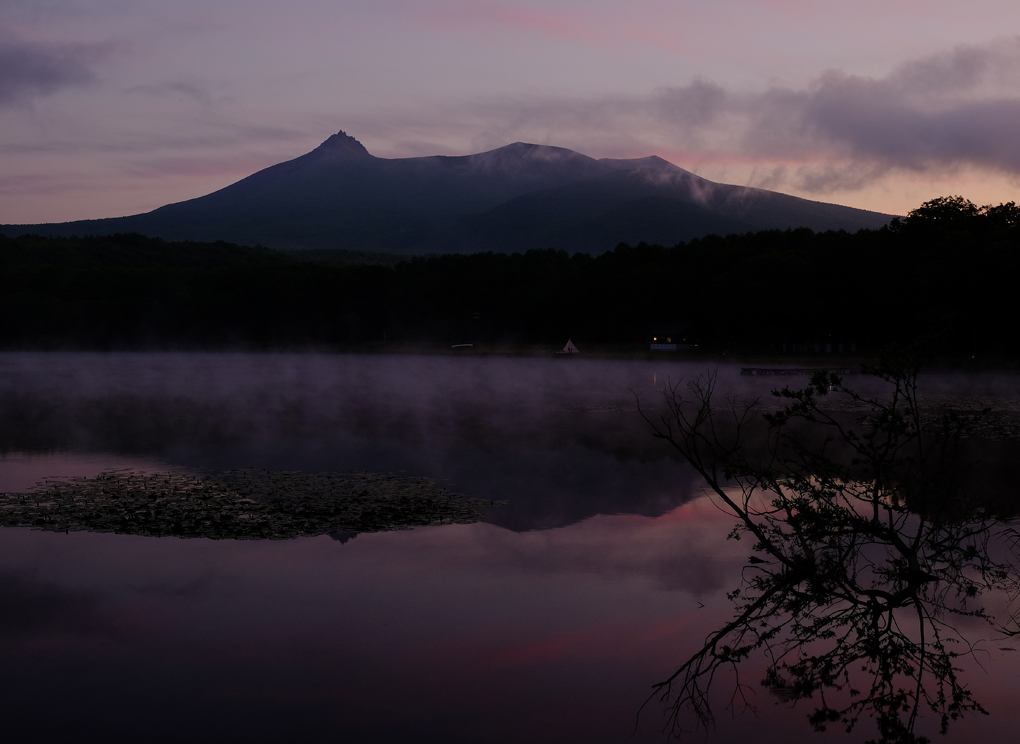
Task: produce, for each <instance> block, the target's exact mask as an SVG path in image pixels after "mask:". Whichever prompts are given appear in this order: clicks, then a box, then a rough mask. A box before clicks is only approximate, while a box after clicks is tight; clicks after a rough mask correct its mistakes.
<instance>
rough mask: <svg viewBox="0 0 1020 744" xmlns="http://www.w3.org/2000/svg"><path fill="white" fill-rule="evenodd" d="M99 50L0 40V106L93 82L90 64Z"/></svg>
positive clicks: (4, 38)
mask: <svg viewBox="0 0 1020 744" xmlns="http://www.w3.org/2000/svg"><path fill="white" fill-rule="evenodd" d="M97 54H98V50H96V49H94V48H92V47H85V46H80V45H75V46H66V45H47V44H38V43H34V42H28V41H22V40H19V39H15V38H10V37H0V107H7V106H13V105H17V104H20V103H24V102H26V101H29V100H31V99H32V98H35V97H38V96H44V95H47V94H49V93H53V92H55V91H57V90H60V89H61V88H67V87H71V86H77V85H85V84H87V83H91V82H92V81H93V80H95V73H93V71H92V69H91V67H90V64H91V63H92V61H93V60H94V59H95V58H96V56H97Z"/></svg>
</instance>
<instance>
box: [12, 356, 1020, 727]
mask: <svg viewBox="0 0 1020 744" xmlns="http://www.w3.org/2000/svg"><path fill="white" fill-rule="evenodd" d="M703 369H704V367H703V365H695V364H692V363H689V362H684V361H683V359H682V358H677V357H664V358H663V359H661V360H652V361H620V360H605V359H586V358H568V359H564V358H558V357H553V356H552V355H550V357H549V358H534V357H532V358H510V357H470V356H465V357H457V356H398V355H328V354H241V353H236V354H233V353H223V354H197V353H196V354H187V353H152V354H143V353H139V354H120V353H116V354H86V353H4V354H0V492H19V493H20V492H26V491H28V490H29V489H31V488H32V487H33V485H34V484H36V483H38V482H39V481H41V480H43V479H46V478H55V477H56V478H65V479H66V478H72V477H82V476H85V477H89V478H92V477H95V476H97V475H98V474H100V473H103V472H108V471H111V470H121V471H123V472H126V473H127V472H141V473H170V474H177V475H178V476H180V477H182V478H188V477H199V476H202V474H211V473H212V474H215V473H223V472H225V471H232V470H237V469H245V470H247V471H251V472H265V471H268V472H270V473H278V472H285V473H299V474H317V473H334V474H348V475H349V474H360V473H371V474H388V475H387V477H391V478H395V479H397V480H396V481H394V482H398V481H399V482H400V483H412V482H413V483H418V482H419V481H420V482H423V483H424V482H428V483H431V484H433V487H434V488H435V489H440V490H442V492H443V493H450V494H455V495H458V498H459V497H461V496H462V497H465V498H467V499H469V500H472V501H471V503H472V504H476V505H477V506H478V508H479V510H480V511H478V513H477V517H475V518H471V519H466V520H462V521H461V522H460V523H444V520H443V519H442V518H435V519H431V521H430V518H422V519H420V520H419V521H418V522H413V521H412V522H408V523H406V524H404V523H401V524H400V525H398V526H400V527H401V528H400V529H387V528H383V527H380V526H378V525H379V524H382V523H381V522H378V523H376V522H372V523H371V524H372V525H375V526H370V527H366V528H365V529H366V531H362V530H360V529H358V528H357V527H356V526H355V527H343V529H340V528H337V529H336V530H335V531H332V532H330V533H328V534H319V535H316V536H299V537H293V538H292V539H272V540H259V539H209V538H207V537H198V538H187V539H185V538H181V537H174V536H163V537H155V536H147V535H148V533H147V534H117V533H115V532H108V531H107V532H103V531H90V530H88V529H70V530H68V531H66V532H64V531H60V532H56V531H52V530H50V531H47V530H36V529H30V528H28V527H5V528H0V608H2V609H0V640H2V643H0V664H2V668H3V670H4V674H3V675H2V676H0V680H2V681H0V685H2V686H3V690H2V692H0V695H2V699H3V701H4V703H3V705H2V708H0V709H2V710H5V711H6V713H7V715H6V716H5V723H4V726H5V730H6V731H8V732H9V734H8V736H12V737H13V738H9V739H8V740H17V741H29V740H32V741H48V740H58V739H60V740H64V739H76V740H81V739H84V740H93V739H94V740H100V739H102V740H104V741H139V740H144V741H180V740H183V739H187V740H198V741H207V740H208V741H244V742H262V741H267V742H268V741H284V740H286V741H296V740H308V741H318V740H321V739H323V738H325V737H340V738H341V739H343V740H350V741H358V742H375V741H378V742H394V741H409V742H410V741H413V742H520V741H529V742H575V741H576V742H646V741H648V742H654V741H663V740H664V739H665V737H664V735H663V733H662V727H663V726H664V725H665V718H664V713H663V712H664V708H663V706H662V705H660V704H659V703H658V702H657V701H656V700H652V701H651V702H649V703H648V704H647V705H646V706H645V707H644V709H643V711H642V712H641V715H640V717H638V711H639V709H641V706H642V704H643V703H644V702H645V700H646V698H648V696H649V694H650V692H651V686H652V684H653V683H655V682H658V681H660V680H662V679H664V678H665V677H667V676H669V675H670V674H671V673H672V672H673V671H674V670H675V669H676V667H677V666H678V665H679V664H680V663H681V662H682V661H683V660H685V659H686V658H687V656H689V655H690V654H691V653H692V652H694V651H695V650H697V648H698V647H699V646H700V644H701V642H702V641H703V640H704V638H705V637H706V635H707V634H708V633H709V632H710V631H711V630H712V629H713V628H715V627H717V626H718V625H719V624H720V623H721V622H724V621H725V620H726V619H727V618H728V617H729V616H730V615H731V614H732V604H731V602H730V600H729V599H727V593H728V592H729V591H731V590H732V589H733V588H734V587H736V586H737V584H738V583H739V581H740V576H741V571H742V569H743V568H744V566H745V564H746V559H747V557H748V555H749V551H750V546H749V545H747V544H746V543H739V542H734V541H732V540H727V539H726V535H727V533H728V532H729V531H730V529H731V528H732V526H733V524H734V521H735V520H734V519H733V518H732V517H731V516H728V515H727V514H725V513H723V512H721V511H720V510H719V509H717V508H716V507H715V506H714V505H713V504H712V502H711V501H710V500H709V499H708V498H707V497H706V496H705V495H704V489H703V483H702V482H701V480H700V479H699V477H698V476H697V475H696V473H694V472H693V470H692V469H691V468H690V467H689V466H688V465H686V464H685V463H683V462H681V461H680V460H679V459H678V458H677V457H676V456H675V455H674V453H673V452H672V450H671V449H670V448H669V446H668V445H667V444H665V443H663V442H662V441H660V440H657V439H655V438H653V437H652V436H651V433H650V429H649V425H648V424H647V423H646V422H645V421H644V420H643V419H642V418H641V416H640V415H639V414H638V411H637V405H636V397H635V394H640V400H641V405H642V408H644V409H645V410H646V412H647V413H648V414H649V415H651V416H653V417H654V416H656V415H658V414H659V413H661V412H662V411H663V409H662V401H661V399H660V397H659V396H658V395H657V391H658V390H660V389H661V387H662V385H663V384H664V382H665V381H668V380H676V379H679V378H681V377H685V376H687V377H690V376H691V375H697V374H698V373H699V372H700V371H703ZM739 371H740V370H739V368H738V367H736V366H732V365H728V366H727V365H723V366H721V367H719V368H718V375H719V385H720V389H724V390H726V391H727V392H735V393H740V394H743V395H759V394H766V393H767V392H768V390H769V389H770V388H771V387H773V386H776V385H777V384H797V383H806V381H807V379H806V378H789V379H781V380H777V379H775V378H749V377H745V376H741V375H740V374H739ZM924 382H925V390H926V394H927V395H929V397H930V399H932V400H936V399H938V400H940V401H943V403H944V402H945V401H946V400H955V401H956V402H957V403H958V404H959V405H956V404H954V407H957V408H967V407H970V408H974V407H984V406H986V405H990V407H993V408H995V410H996V412H997V415H1001V416H1005V417H1007V418H1008V417H1010V416H1015V414H1016V411H1017V410H1018V408H1020V405H1018V400H1020V378H1018V377H1016V376H1012V375H1001V374H999V375H996V374H981V375H979V374H974V375H967V376H961V375H950V374H942V375H931V376H929V377H927V378H925V379H924ZM861 384H862V386H865V387H867V386H868V385H870V384H872V383H871V382H870V381H869V380H865V379H862V381H861ZM982 446H983V447H984V449H983V450H982V451H983V452H985V453H986V458H987V460H986V469H988V470H989V471H992V470H995V471H996V472H998V471H1001V470H1002V469H1004V468H1005V469H1008V468H1009V466H1010V465H1011V464H1012V463H1013V462H1014V459H1013V451H1012V449H1010V446H1011V445H1010V444H1009V443H1008V442H1007V443H1004V442H1003V441H1002V440H1001V438H1000V439H997V440H989V442H988V443H987V445H982ZM202 477H204V476H202ZM344 477H347V475H345V476H344ZM423 479H424V480H423ZM446 521H449V520H446ZM338 524H344V525H346V524H348V522H342V520H341V522H338ZM352 524H353V523H352ZM364 524H369V523H367V522H364ZM128 532H130V530H128ZM313 532H314V530H313ZM226 534H227V533H224V535H226ZM302 534H306V533H302ZM214 536H215V534H214ZM227 537H228V538H229V535H227ZM993 601H998V600H995V599H994V598H993ZM1014 646H1016V648H1018V649H1020V644H1014V643H1012V642H1011V641H1006V642H1002V641H997V642H995V643H994V644H986V645H985V646H983V647H982V650H981V653H980V654H979V655H978V657H977V658H976V659H974V660H967V659H965V660H962V661H961V666H962V667H964V668H965V669H966V673H967V675H968V682H969V684H970V686H971V687H972V688H973V690H974V691H975V695H976V697H977V698H978V699H979V700H980V701H981V702H982V703H983V704H984V706H985V707H986V708H987V710H988V711H989V713H990V715H989V716H987V717H986V716H978V717H970V718H967V719H965V720H963V721H960V722H956V723H954V724H953V725H952V726H951V727H950V730H949V734H948V736H947V737H944V738H942V739H940V740H944V741H949V742H966V741H974V740H978V739H981V740H982V741H985V742H987V743H988V744H992V743H995V742H1003V743H1005V742H1012V741H1015V736H1016V734H1015V732H1016V731H1017V730H1018V729H1020V709H1018V706H1017V705H1016V704H1015V701H1016V700H1017V699H1018V697H1017V696H1018V693H1020V668H1018V666H1017V658H1018V656H1020V651H1015V650H1014V648H1013V647H1014ZM977 662H980V664H978V663H977ZM748 663H749V667H748V669H747V670H745V672H743V673H747V674H750V677H749V678H748V680H745V681H749V684H750V687H751V688H752V690H751V703H753V704H754V705H755V707H756V709H755V711H754V712H753V713H752V712H745V713H744V714H743V715H740V716H737V717H730V716H729V715H727V714H726V713H725V712H723V711H722V710H720V712H719V715H718V716H717V719H718V720H717V726H716V728H714V729H712V730H710V731H709V732H708V735H707V740H708V741H710V742H730V741H754V742H785V743H789V742H802V741H803V742H807V741H830V740H831V741H837V740H838V741H863V740H864V739H866V738H869V737H870V736H871V735H872V728H869V727H868V726H866V725H863V724H862V726H861V727H859V728H858V729H857V730H856V731H855V732H854V733H853V735H852V736H850V737H848V736H846V735H845V734H844V733H842V732H841V731H838V730H837V731H830V732H827V733H825V734H818V733H814V732H813V731H812V730H811V728H810V726H809V725H808V723H807V721H806V716H807V714H808V712H809V710H808V707H807V706H805V705H803V704H801V705H798V706H797V707H795V708H791V706H790V705H789V704H788V703H785V702H783V701H782V700H781V699H777V698H776V697H775V696H773V695H770V694H769V693H768V691H766V690H765V689H763V688H760V687H758V679H757V678H755V676H754V670H755V669H759V668H761V666H762V662H761V660H760V659H750V660H749V662H748ZM755 688H756V690H755ZM725 702H726V700H725V696H724V698H723V699H722V701H721V703H722V704H723V705H724V704H725ZM720 708H721V706H720ZM837 728H838V727H837ZM919 730H920V731H921V732H923V733H928V734H935V735H937V722H936V721H926V722H925V723H924V724H923V725H922V726H921V727H920V728H919ZM692 738H695V739H698V740H703V735H702V734H700V733H699V734H695V735H694V737H692Z"/></svg>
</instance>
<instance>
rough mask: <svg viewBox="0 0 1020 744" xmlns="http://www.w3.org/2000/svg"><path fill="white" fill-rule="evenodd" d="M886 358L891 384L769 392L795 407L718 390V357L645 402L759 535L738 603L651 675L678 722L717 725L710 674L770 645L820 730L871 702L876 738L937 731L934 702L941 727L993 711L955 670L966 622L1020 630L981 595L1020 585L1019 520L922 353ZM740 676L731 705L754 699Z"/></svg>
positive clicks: (853, 716) (662, 430)
mask: <svg viewBox="0 0 1020 744" xmlns="http://www.w3.org/2000/svg"><path fill="white" fill-rule="evenodd" d="M873 373H874V374H875V375H876V376H877V377H878V378H879V379H881V380H882V381H884V383H886V385H887V388H888V390H887V393H888V394H887V396H885V397H878V396H866V395H863V394H859V393H857V392H855V391H854V390H852V389H851V388H849V387H847V386H846V385H845V384H844V383H843V381H842V379H841V378H840V377H839V376H837V375H834V374H826V373H816V374H815V376H814V377H813V378H812V380H811V384H810V385H809V386H808V387H807V388H806V389H804V390H791V389H789V388H784V389H782V390H778V391H774V392H773V395H774V396H776V397H777V398H778V399H779V400H780V402H781V404H782V407H781V408H780V409H779V410H778V411H776V412H771V413H770V412H766V411H764V410H763V409H762V407H761V405H760V401H751V402H744V403H742V402H740V401H738V400H734V399H729V400H727V401H726V402H725V403H724V404H723V405H717V403H716V402H715V401H713V395H714V394H715V387H716V378H715V375H714V374H708V375H705V376H702V377H700V378H698V379H696V380H694V381H692V382H690V383H689V384H687V385H686V386H684V385H683V384H682V382H678V383H670V384H668V385H667V386H666V388H665V390H664V391H663V395H664V399H665V403H666V411H667V412H666V413H665V414H664V415H662V416H661V417H659V418H658V420H655V421H653V420H651V419H650V418H649V417H648V416H645V418H646V420H647V421H649V423H650V424H651V425H652V427H653V430H654V435H655V436H657V437H659V438H662V439H664V440H665V441H667V442H669V443H670V444H671V445H672V446H673V447H674V448H675V449H676V450H677V451H678V452H679V453H680V454H681V455H682V456H683V457H684V459H686V460H687V461H688V462H690V463H691V465H692V466H693V467H694V468H695V469H696V470H697V471H698V472H699V473H700V474H701V475H702V477H703V478H704V479H705V481H706V483H707V485H708V490H709V492H710V495H711V496H712V498H713V499H714V500H715V501H716V503H717V504H718V505H720V506H721V507H722V508H724V509H725V510H726V511H728V512H730V513H731V514H733V515H734V516H735V517H736V518H737V519H738V520H739V521H738V523H737V526H736V527H735V528H734V530H733V532H732V533H731V536H732V537H735V538H737V539H740V538H741V537H745V536H747V537H750V538H751V539H752V540H753V543H754V544H753V553H754V554H753V555H752V556H751V557H750V559H749V564H748V565H747V566H746V567H745V569H744V573H743V577H742V581H741V584H740V586H739V588H738V589H737V590H736V591H734V592H733V593H732V594H731V595H730V597H731V599H732V600H733V601H734V604H735V614H734V616H733V618H732V619H731V620H730V621H729V622H727V623H726V624H724V625H723V626H722V627H720V628H719V629H718V630H716V631H715V632H713V633H712V634H710V635H709V636H708V638H707V639H706V641H705V643H704V645H703V646H702V647H701V649H700V650H698V652H697V653H695V654H694V655H692V656H691V657H690V658H689V659H687V661H685V662H684V663H683V664H681V665H680V667H679V668H678V669H677V670H676V671H675V672H674V673H673V674H672V675H671V676H670V677H669V678H667V679H665V680H663V681H662V682H659V683H658V684H656V685H655V686H654V692H653V694H652V696H651V697H650V698H649V701H651V700H653V699H655V698H656V697H658V698H659V699H660V700H661V701H662V702H664V703H665V704H667V705H668V706H669V707H668V710H669V717H668V724H667V729H668V730H669V731H670V732H671V733H673V734H675V735H680V734H682V733H683V732H685V731H688V730H690V729H691V728H692V727H693V728H697V727H707V726H709V725H710V724H711V723H712V722H713V720H714V718H713V710H712V705H711V704H710V697H709V692H710V689H711V688H712V686H713V682H714V681H715V680H716V679H718V678H719V675H720V673H721V672H724V671H726V670H731V671H733V672H737V673H738V672H739V669H740V666H741V664H742V663H743V662H745V661H747V660H748V659H749V658H751V657H752V656H754V657H760V656H764V658H765V659H766V664H767V666H766V670H765V673H764V677H763V679H762V680H761V684H762V685H763V686H764V687H765V688H767V689H768V690H769V691H770V692H771V693H772V694H774V695H775V696H776V697H778V698H779V699H781V700H784V701H789V702H790V703H791V704H796V703H797V702H799V701H808V700H810V701H811V702H810V705H811V706H813V707H812V710H811V712H810V714H809V716H808V718H809V721H810V723H811V725H812V726H813V727H814V728H815V729H816V730H819V731H823V730H825V729H826V728H827V727H828V726H830V725H839V726H841V727H843V728H845V729H846V730H847V731H848V732H849V731H851V730H853V729H854V727H855V726H856V724H857V723H858V721H859V720H860V719H861V717H865V718H874V720H875V722H876V724H877V727H878V732H879V735H880V739H879V741H881V742H883V743H886V742H888V743H892V742H896V743H904V744H906V743H916V742H923V741H927V740H926V739H925V738H924V737H923V736H920V735H917V734H915V727H916V724H917V722H918V719H919V717H920V716H921V715H922V714H923V713H924V712H925V711H930V712H931V713H934V714H935V715H936V716H938V717H939V721H940V726H941V730H942V731H943V732H945V731H946V730H947V728H948V725H949V723H950V721H952V720H954V719H957V718H959V717H960V716H962V715H965V714H967V713H983V712H984V709H983V708H982V707H981V705H980V703H979V702H978V701H977V700H975V699H974V697H973V696H972V694H971V691H970V690H969V689H968V687H967V686H966V684H965V683H964V682H963V681H962V680H961V678H960V676H959V669H958V667H957V663H956V660H957V658H958V657H960V656H961V655H965V654H969V653H972V652H973V650H974V646H973V644H972V642H968V639H967V638H965V637H964V636H962V635H961V634H960V633H959V632H958V631H957V630H956V629H955V628H954V627H953V621H954V620H955V619H959V618H963V617H968V618H977V619H979V620H981V621H983V622H984V623H985V624H986V625H987V627H988V629H989V631H990V632H993V633H996V634H1002V635H1012V634H1015V633H1017V632H1018V629H1017V624H1016V618H1015V617H1014V616H1012V615H1011V616H1009V617H1006V618H1003V619H997V618H995V617H993V616H992V615H991V614H989V613H987V612H986V611H985V609H984V608H983V606H982V605H981V603H980V600H981V597H982V596H983V595H985V594H986V593H989V592H998V591H1005V592H1007V593H1009V594H1010V596H1015V595H1016V593H1017V590H1018V589H1020V573H1018V570H1017V567H1018V560H1017V554H1016V548H1017V543H1018V534H1017V532H1016V531H1015V530H1014V529H1013V528H1012V527H1011V526H1010V525H1009V524H1008V522H1007V520H1006V519H1004V518H1001V517H999V516H996V515H993V514H990V513H988V512H987V511H986V510H985V509H984V508H983V507H982V506H981V504H980V502H979V501H978V500H976V499H975V498H974V497H973V495H972V494H969V493H968V492H967V489H966V488H965V486H964V485H963V480H962V477H961V476H962V474H963V472H964V469H965V468H964V463H962V462H961V456H960V452H959V443H960V439H961V437H963V436H964V435H965V434H966V430H967V427H968V426H970V425H972V422H968V421H966V420H963V419H960V418H958V417H954V416H952V415H942V416H924V415H922V413H921V411H920V409H919V407H918V402H917V368H916V365H912V364H909V363H899V364H888V365H886V366H884V367H883V368H881V369H876V370H873ZM833 403H838V404H839V405H837V406H833V405H832V404H833ZM639 404H640V400H639ZM833 408H842V409H844V411H843V412H840V411H839V410H833ZM847 409H849V410H851V411H853V412H854V413H852V414H850V413H846V412H845V411H846V410H847ZM642 415H645V414H642ZM735 679H736V682H735V683H734V687H733V690H732V696H731V697H730V702H729V707H731V708H733V709H734V710H735V709H736V708H737V706H738V705H740V704H744V705H749V706H750V705H751V700H750V698H749V696H748V691H749V688H748V687H747V686H746V685H745V684H744V683H743V682H742V681H741V678H740V676H739V674H737V675H736V677H735ZM646 704H647V703H646ZM752 707H753V706H752Z"/></svg>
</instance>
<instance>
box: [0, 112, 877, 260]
mask: <svg viewBox="0 0 1020 744" xmlns="http://www.w3.org/2000/svg"><path fill="white" fill-rule="evenodd" d="M891 217H892V215H884V214H880V213H877V212H868V211H866V210H860V209H854V208H852V207H844V206H840V205H835V204H827V203H825V202H815V201H810V200H807V199H801V198H799V197H794V196H789V195H786V194H780V193H778V192H772V191H766V190H763V189H754V188H750V187H745V186H733V185H728V184H719V183H715V182H712V181H709V180H707V179H705V178H702V177H700V176H697V175H695V174H693V173H691V172H689V171H686V170H684V169H683V168H680V167H679V166H677V165H675V164H673V163H670V162H669V161H666V160H664V159H662V158H659V157H657V156H648V157H645V158H634V159H616V158H601V159H596V158H592V157H589V156H587V155H584V154H582V153H579V152H575V151H573V150H569V149H567V148H562V147H554V146H550V145H536V144H532V143H526V142H515V143H512V144H509V145H505V146H503V147H499V148H496V149H493V150H488V151H486V152H481V153H475V154H471V155H455V156H451V155H433V156H425V157H414V158H379V157H376V156H374V155H372V154H371V153H370V152H369V151H368V149H367V148H365V146H364V145H363V144H362V143H361V142H359V141H358V140H357V139H355V138H354V137H352V136H350V135H348V134H347V133H346V132H344V131H342V130H341V131H340V132H338V133H337V134H334V135H332V136H330V137H329V138H328V139H326V140H325V141H324V142H323V143H322V144H320V145H319V146H318V147H317V148H315V149H314V150H312V151H311V152H308V153H306V154H304V155H301V156H299V157H297V158H294V159H292V160H289V161H285V162H282V163H278V164H276V165H273V166H270V167H268V168H265V169H263V170H261V171H258V172H256V173H253V174H251V175H250V176H247V177H245V178H242V179H241V180H239V181H237V182H235V183H233V184H230V185H229V186H226V187H224V188H222V189H219V190H217V191H214V192H211V193H210V194H206V195H205V196H200V197H197V198H194V199H188V200H185V201H182V202H176V203H172V204H167V205H165V206H162V207H159V208H158V209H155V210H152V211H151V212H146V213H143V214H138V215H131V216H128V217H114V218H105V219H99V220H78V221H74V222H65V223H43V224H35V225H0V233H4V234H7V235H20V234H24V233H28V232H34V233H39V234H42V235H49V236H69V235H85V234H92V235H99V234H109V233H116V232H138V233H142V234H145V235H150V236H153V237H161V238H165V239H168V240H196V241H215V240H226V241H229V242H234V243H240V244H248V245H255V244H261V245H266V246H269V247H272V248H280V249H321V248H339V249H346V250H362V251H364V250H369V251H372V250H379V251H387V252H406V253H437V252H453V253H473V252H479V251H489V250H495V251H511V252H512V251H521V250H527V249H528V248H548V247H554V248H560V249H564V250H569V251H582V252H588V253H601V252H603V251H606V250H609V249H611V248H613V247H614V246H615V245H617V244H618V243H621V242H629V243H637V242H649V243H661V244H665V245H672V244H675V243H678V242H681V241H684V240H690V239H692V238H695V237H701V236H703V235H705V234H708V233H712V232H715V233H720V234H726V233H742V232H748V231H753V230H761V229H774V228H780V229H783V228H796V227H808V228H811V229H813V230H816V231H824V230H830V229H834V230H839V229H845V230H851V231H852V230H857V229H860V228H877V227H880V226H881V225H883V224H886V223H887V222H888V221H889V219H891Z"/></svg>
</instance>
